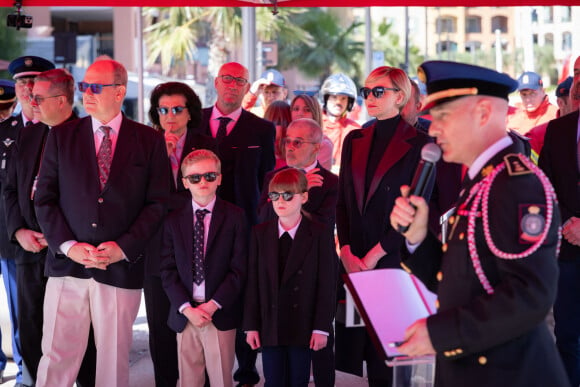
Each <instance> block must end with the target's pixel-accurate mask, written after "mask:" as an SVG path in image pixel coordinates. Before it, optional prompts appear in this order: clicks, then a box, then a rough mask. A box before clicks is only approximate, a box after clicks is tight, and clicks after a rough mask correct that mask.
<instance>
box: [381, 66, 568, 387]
mask: <svg viewBox="0 0 580 387" xmlns="http://www.w3.org/2000/svg"><path fill="white" fill-rule="evenodd" d="M419 70H420V74H422V76H423V77H424V78H425V80H426V84H427V91H428V94H429V96H428V98H427V100H426V108H430V112H431V115H432V123H431V126H430V128H429V134H430V135H432V136H434V137H436V139H437V144H438V145H439V146H440V147H441V149H442V151H443V159H444V160H445V161H448V162H457V163H461V164H464V165H466V166H467V167H468V171H467V175H466V178H465V180H464V181H463V185H462V192H461V193H460V198H459V200H458V202H457V207H456V209H455V213H454V215H452V216H451V217H450V218H449V221H448V225H449V228H448V231H449V232H448V234H447V235H448V236H447V240H445V241H443V243H442V242H441V241H439V240H438V239H437V238H436V236H435V235H434V234H432V233H429V232H428V226H427V221H428V212H429V211H428V206H427V203H426V202H425V200H424V199H423V198H421V197H419V196H414V195H413V196H410V197H409V196H408V195H409V188H408V187H406V186H404V187H401V193H402V196H401V197H399V198H398V199H397V200H396V205H395V208H394V209H393V212H392V214H391V225H393V227H398V226H399V225H400V226H409V229H408V230H407V231H406V232H405V233H404V234H403V235H404V236H405V237H406V246H407V248H406V250H408V251H407V253H408V254H406V259H404V261H403V266H404V267H405V268H407V269H408V270H409V271H411V272H412V273H413V274H415V275H417V276H418V277H419V278H420V279H422V280H423V282H424V283H425V284H426V285H427V286H428V287H429V288H430V289H431V290H434V291H436V292H437V295H438V297H439V298H438V302H437V305H438V310H437V313H436V314H434V315H431V316H429V317H427V318H423V319H420V320H417V321H416V322H415V323H413V324H412V325H411V326H410V327H408V328H407V330H406V332H405V337H404V342H403V343H402V344H401V345H400V346H399V351H400V352H401V353H403V354H406V355H410V356H421V355H430V354H436V356H437V361H436V367H437V369H436V372H435V379H436V380H435V385H436V386H475V387H477V386H482V387H484V386H485V387H488V386H498V385H501V386H526V387H528V386H538V387H541V386H552V387H554V386H569V382H568V380H567V378H566V375H565V371H564V368H563V366H562V362H561V360H560V357H559V356H558V353H557V351H556V348H555V345H554V341H553V339H552V337H551V335H550V332H549V330H548V327H547V325H546V322H545V318H546V315H547V314H548V312H549V310H550V308H551V306H552V304H553V302H554V299H555V297H556V289H557V278H558V266H557V260H556V251H557V248H558V241H559V227H560V211H559V210H558V206H557V203H556V198H555V194H554V190H553V188H552V186H551V184H550V182H549V181H548V179H547V178H546V176H545V175H544V174H543V173H542V172H541V171H540V170H539V168H537V167H536V166H535V164H533V163H532V162H531V161H530V160H529V159H528V158H527V157H525V156H524V155H523V154H522V153H521V152H522V147H521V144H518V142H514V141H513V140H512V139H511V137H510V136H508V134H507V133H506V130H505V117H506V114H507V111H508V100H507V97H508V94H509V93H510V92H512V91H513V90H514V89H515V88H516V86H517V83H516V82H515V81H514V80H513V79H511V78H510V77H509V76H507V75H505V74H501V73H498V72H496V71H493V70H490V69H486V68H483V67H478V66H472V65H467V64H462V63H454V62H444V61H433V62H426V63H423V64H422V65H421V67H420V69H419ZM404 258H405V257H404Z"/></svg>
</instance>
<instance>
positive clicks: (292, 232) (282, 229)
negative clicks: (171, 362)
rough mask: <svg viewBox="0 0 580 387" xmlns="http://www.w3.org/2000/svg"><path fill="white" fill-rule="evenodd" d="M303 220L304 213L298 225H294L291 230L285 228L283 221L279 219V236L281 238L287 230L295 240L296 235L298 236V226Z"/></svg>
mask: <svg viewBox="0 0 580 387" xmlns="http://www.w3.org/2000/svg"><path fill="white" fill-rule="evenodd" d="M301 222H302V215H300V219H299V220H298V222H297V223H296V226H294V227H292V228H291V229H290V230H285V229H284V227H282V223H280V219H278V238H280V237H281V236H282V235H283V234H284V233H285V232H287V233H288V234H290V237H291V238H292V240H294V237H295V236H296V231H298V227H299V226H300V223H301Z"/></svg>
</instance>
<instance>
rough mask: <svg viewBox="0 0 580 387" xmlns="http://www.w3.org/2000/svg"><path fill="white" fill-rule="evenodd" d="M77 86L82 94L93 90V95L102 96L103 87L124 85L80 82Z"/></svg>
mask: <svg viewBox="0 0 580 387" xmlns="http://www.w3.org/2000/svg"><path fill="white" fill-rule="evenodd" d="M77 86H78V88H79V91H80V92H81V93H85V92H86V91H87V90H89V89H91V92H92V93H93V94H101V93H102V92H103V87H111V86H122V85H121V84H120V83H109V84H107V85H104V84H102V83H88V82H79V83H78V84H77Z"/></svg>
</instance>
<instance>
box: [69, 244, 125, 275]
mask: <svg viewBox="0 0 580 387" xmlns="http://www.w3.org/2000/svg"><path fill="white" fill-rule="evenodd" d="M67 256H68V257H69V258H70V259H72V260H73V261H75V262H76V263H79V264H81V265H83V266H84V267H85V268H87V269H99V270H107V267H108V266H109V265H110V264H112V263H115V262H119V261H120V260H122V259H123V257H124V254H123V250H121V248H120V247H119V245H118V244H117V242H113V241H109V242H103V243H101V244H100V245H98V246H96V247H95V246H93V245H91V244H90V243H84V242H77V243H75V244H74V245H73V246H72V247H71V248H70V249H69V251H68V253H67Z"/></svg>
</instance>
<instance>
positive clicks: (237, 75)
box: [199, 62, 276, 385]
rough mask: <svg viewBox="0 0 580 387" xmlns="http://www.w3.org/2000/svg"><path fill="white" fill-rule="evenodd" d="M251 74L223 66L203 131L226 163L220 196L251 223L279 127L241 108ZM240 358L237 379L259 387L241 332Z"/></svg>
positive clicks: (253, 356) (252, 354) (253, 359)
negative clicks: (237, 208)
mask: <svg viewBox="0 0 580 387" xmlns="http://www.w3.org/2000/svg"><path fill="white" fill-rule="evenodd" d="M248 78H249V72H248V69H246V68H245V67H244V66H242V65H241V64H239V63H235V62H230V63H226V64H224V65H223V66H222V67H221V68H220V70H219V72H218V76H217V77H216V78H215V82H214V85H215V88H216V91H217V101H216V103H215V105H214V106H213V107H210V108H206V109H203V116H202V119H201V125H200V127H199V131H200V132H201V133H203V134H207V135H210V136H212V137H213V138H215V139H216V141H217V143H218V156H219V158H220V160H221V162H222V184H221V186H220V188H219V190H218V196H219V197H220V198H222V199H224V200H226V201H228V202H230V203H233V204H235V205H237V206H238V207H241V208H242V209H244V211H245V213H246V219H247V220H248V224H249V225H250V226H253V225H255V224H256V223H257V208H258V199H259V198H260V191H261V189H262V184H263V182H264V176H266V173H268V172H269V171H271V170H272V169H274V165H275V163H276V161H275V158H274V138H275V134H276V129H275V127H274V124H272V123H271V122H269V121H266V120H264V119H262V118H260V117H258V116H256V115H255V114H252V113H250V112H248V111H246V110H244V109H242V100H243V98H244V95H245V94H246V92H247V91H248V90H249V88H250V84H249V82H248ZM236 356H237V358H238V364H239V368H238V370H237V371H236V373H235V374H234V379H235V380H236V381H237V382H239V385H253V384H257V383H258V382H259V380H260V376H259V375H258V372H257V370H256V366H255V364H256V356H257V352H256V351H252V350H251V349H250V347H249V346H248V344H247V343H246V337H245V334H244V333H243V332H241V331H238V335H237V337H236Z"/></svg>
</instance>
